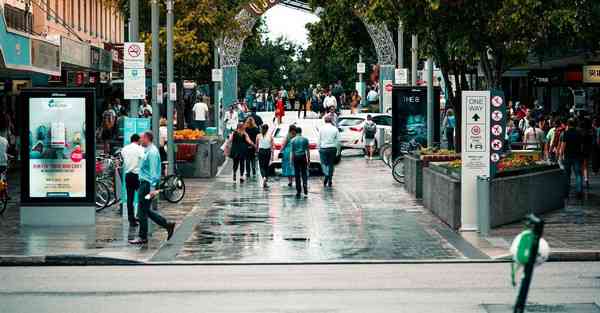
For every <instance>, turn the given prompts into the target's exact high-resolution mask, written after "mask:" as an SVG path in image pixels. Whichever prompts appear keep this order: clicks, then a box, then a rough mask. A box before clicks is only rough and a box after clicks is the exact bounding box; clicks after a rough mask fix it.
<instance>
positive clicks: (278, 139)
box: [271, 124, 321, 170]
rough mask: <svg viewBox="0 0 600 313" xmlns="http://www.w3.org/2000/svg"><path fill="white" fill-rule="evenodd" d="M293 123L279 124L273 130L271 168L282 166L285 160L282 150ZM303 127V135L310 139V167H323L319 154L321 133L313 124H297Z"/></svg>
mask: <svg viewBox="0 0 600 313" xmlns="http://www.w3.org/2000/svg"><path fill="white" fill-rule="evenodd" d="M290 125H292V124H281V125H277V126H276V127H275V129H273V131H272V132H271V135H272V136H273V145H274V147H273V153H274V157H273V162H272V163H271V168H272V169H274V168H281V162H282V161H283V155H282V154H281V150H282V148H283V143H284V141H285V138H286V137H287V134H288V130H289V127H290ZM297 126H299V127H300V128H302V136H304V137H306V138H307V139H308V142H309V144H308V147H309V149H310V169H313V168H314V169H318V170H320V168H321V157H320V156H319V148H318V146H317V140H318V137H319V133H318V132H317V130H316V128H315V127H314V126H312V125H297Z"/></svg>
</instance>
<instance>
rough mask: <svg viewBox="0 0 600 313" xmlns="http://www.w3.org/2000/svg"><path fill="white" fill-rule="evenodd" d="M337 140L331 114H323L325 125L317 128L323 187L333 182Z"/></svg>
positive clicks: (338, 140) (337, 132)
mask: <svg viewBox="0 0 600 313" xmlns="http://www.w3.org/2000/svg"><path fill="white" fill-rule="evenodd" d="M334 99H335V98H334ZM339 142H340V132H339V130H338V129H337V127H335V126H334V125H333V123H332V119H331V116H329V115H328V116H325V125H323V126H322V127H321V128H320V129H319V155H320V157H321V167H322V169H323V175H324V176H325V179H324V180H323V186H325V187H327V186H328V187H331V186H332V184H333V171H334V166H335V159H336V157H337V149H338V146H339Z"/></svg>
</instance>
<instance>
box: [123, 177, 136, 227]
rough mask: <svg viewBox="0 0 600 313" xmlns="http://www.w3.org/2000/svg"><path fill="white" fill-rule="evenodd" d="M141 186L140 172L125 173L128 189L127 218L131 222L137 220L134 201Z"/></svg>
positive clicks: (126, 187)
mask: <svg viewBox="0 0 600 313" xmlns="http://www.w3.org/2000/svg"><path fill="white" fill-rule="evenodd" d="M139 188H140V179H139V177H138V174H135V173H127V174H126V175H125V189H127V218H128V219H129V221H130V222H133V221H135V214H134V213H133V202H134V201H135V194H136V193H137V191H138V189H139Z"/></svg>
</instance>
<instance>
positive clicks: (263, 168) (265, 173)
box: [258, 149, 271, 179]
mask: <svg viewBox="0 0 600 313" xmlns="http://www.w3.org/2000/svg"><path fill="white" fill-rule="evenodd" d="M270 163H271V149H260V150H258V165H259V167H260V175H261V176H262V177H263V179H266V178H269V165H270Z"/></svg>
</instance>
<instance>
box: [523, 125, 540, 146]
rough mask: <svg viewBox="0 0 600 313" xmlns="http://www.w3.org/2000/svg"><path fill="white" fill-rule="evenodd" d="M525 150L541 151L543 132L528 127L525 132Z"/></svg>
mask: <svg viewBox="0 0 600 313" xmlns="http://www.w3.org/2000/svg"><path fill="white" fill-rule="evenodd" d="M524 137H525V141H524V142H525V144H526V147H525V149H527V150H533V149H541V148H542V144H543V143H544V131H543V130H541V129H540V128H538V127H529V128H527V130H526V131H525V135H524Z"/></svg>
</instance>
